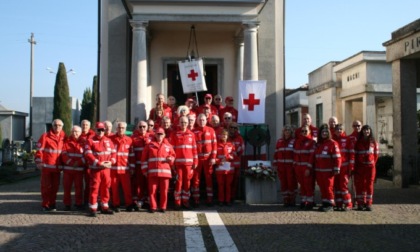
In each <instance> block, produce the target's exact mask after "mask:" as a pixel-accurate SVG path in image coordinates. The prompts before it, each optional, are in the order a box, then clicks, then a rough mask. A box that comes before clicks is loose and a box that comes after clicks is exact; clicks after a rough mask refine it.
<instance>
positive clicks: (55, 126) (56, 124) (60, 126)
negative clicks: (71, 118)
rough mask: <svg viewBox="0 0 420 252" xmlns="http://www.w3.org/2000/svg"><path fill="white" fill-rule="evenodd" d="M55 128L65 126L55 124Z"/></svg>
mask: <svg viewBox="0 0 420 252" xmlns="http://www.w3.org/2000/svg"><path fill="white" fill-rule="evenodd" d="M53 126H55V127H63V124H54V125H53Z"/></svg>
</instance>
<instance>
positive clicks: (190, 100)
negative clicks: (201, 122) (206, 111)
mask: <svg viewBox="0 0 420 252" xmlns="http://www.w3.org/2000/svg"><path fill="white" fill-rule="evenodd" d="M187 102H194V100H193V99H191V98H188V99H187V101H185V103H187Z"/></svg>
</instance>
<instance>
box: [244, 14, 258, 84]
mask: <svg viewBox="0 0 420 252" xmlns="http://www.w3.org/2000/svg"><path fill="white" fill-rule="evenodd" d="M243 26H244V73H243V79H244V80H258V41H257V31H258V23H256V22H250V23H244V24H243Z"/></svg>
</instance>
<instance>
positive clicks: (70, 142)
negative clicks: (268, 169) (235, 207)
mask: <svg viewBox="0 0 420 252" xmlns="http://www.w3.org/2000/svg"><path fill="white" fill-rule="evenodd" d="M209 98H210V99H209ZM215 98H216V99H217V101H218V102H215V103H214V104H215V105H213V104H212V95H211V94H207V95H206V96H205V103H204V104H203V105H202V106H199V107H198V106H194V105H191V104H188V103H191V101H190V100H187V102H186V105H185V106H184V105H182V106H179V107H177V106H176V105H175V102H174V100H175V98H174V97H168V101H169V102H170V103H169V104H167V103H165V98H164V96H163V95H162V94H158V95H157V96H156V104H157V105H156V107H154V108H153V109H152V110H151V111H150V114H149V119H148V120H147V121H140V122H138V123H137V125H136V127H135V130H134V131H133V134H132V135H131V136H127V135H125V132H126V130H127V124H126V123H125V122H118V123H117V124H116V125H117V129H116V131H115V133H114V132H113V131H112V123H111V122H109V121H105V122H97V123H96V124H95V128H94V130H92V129H91V125H90V122H89V121H87V120H83V121H82V122H81V126H73V128H72V130H71V134H70V136H68V137H67V136H66V135H65V133H64V132H63V131H62V128H63V122H62V121H61V120H60V119H55V120H54V121H53V123H52V129H51V130H50V131H49V132H47V133H44V134H43V135H42V136H41V137H40V139H39V141H38V143H37V147H38V150H37V152H36V157H35V162H36V164H37V167H38V168H39V169H40V170H41V196H42V209H43V210H44V211H56V197H57V192H58V188H59V185H60V176H61V171H63V189H64V197H63V203H64V210H65V211H70V210H71V209H72V199H71V192H72V187H73V186H74V194H75V196H74V198H75V199H74V207H75V208H76V209H77V210H82V209H84V207H85V206H86V205H88V207H89V215H90V216H93V217H94V216H96V215H97V212H98V211H100V212H101V213H102V214H114V212H119V211H120V208H121V200H120V188H122V193H123V197H124V203H125V210H126V211H129V212H131V211H134V210H138V209H140V208H142V207H143V206H144V204H145V202H148V203H149V212H151V213H154V212H156V211H160V212H163V213H164V212H165V211H166V209H167V202H168V191H169V187H170V181H171V179H175V185H174V208H175V210H178V209H181V208H184V209H191V208H192V207H199V204H200V179H201V177H202V174H203V176H204V178H205V179H204V180H205V181H203V183H205V186H206V204H207V205H209V206H211V205H212V204H213V202H214V200H213V176H215V177H216V180H217V186H218V190H217V191H218V195H217V198H218V202H219V205H228V206H230V205H231V204H232V200H233V199H234V198H235V196H236V193H237V190H236V188H235V187H237V186H238V181H236V180H238V179H239V174H240V170H239V169H240V157H241V155H242V153H243V151H244V141H243V139H242V137H241V136H240V134H239V130H238V124H237V123H236V120H237V111H236V109H234V108H233V98H232V97H227V98H226V99H225V101H226V107H223V106H222V105H221V96H220V95H216V96H215ZM193 103H194V101H193ZM175 111H176V112H175ZM219 115H220V116H221V117H219ZM220 118H223V122H220ZM172 121H176V122H177V124H172V123H171V122H172ZM158 193H159V195H157V194H158ZM191 194H192V195H191ZM191 196H192V197H191ZM158 201H159V202H158ZM190 202H192V206H191V205H190Z"/></svg>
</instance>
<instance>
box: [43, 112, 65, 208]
mask: <svg viewBox="0 0 420 252" xmlns="http://www.w3.org/2000/svg"><path fill="white" fill-rule="evenodd" d="M63 125H64V124H63V121H61V120H60V119H55V120H54V121H53V122H52V129H51V130H50V131H48V132H46V133H44V134H42V135H41V137H40V138H39V140H38V143H37V149H38V150H37V151H36V154H35V163H36V166H37V168H38V169H40V170H41V197H42V204H41V206H42V210H43V211H56V210H57V208H56V200H57V192H58V188H59V185H60V169H61V151H62V150H63V146H64V141H65V140H66V134H65V133H64V131H63Z"/></svg>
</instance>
